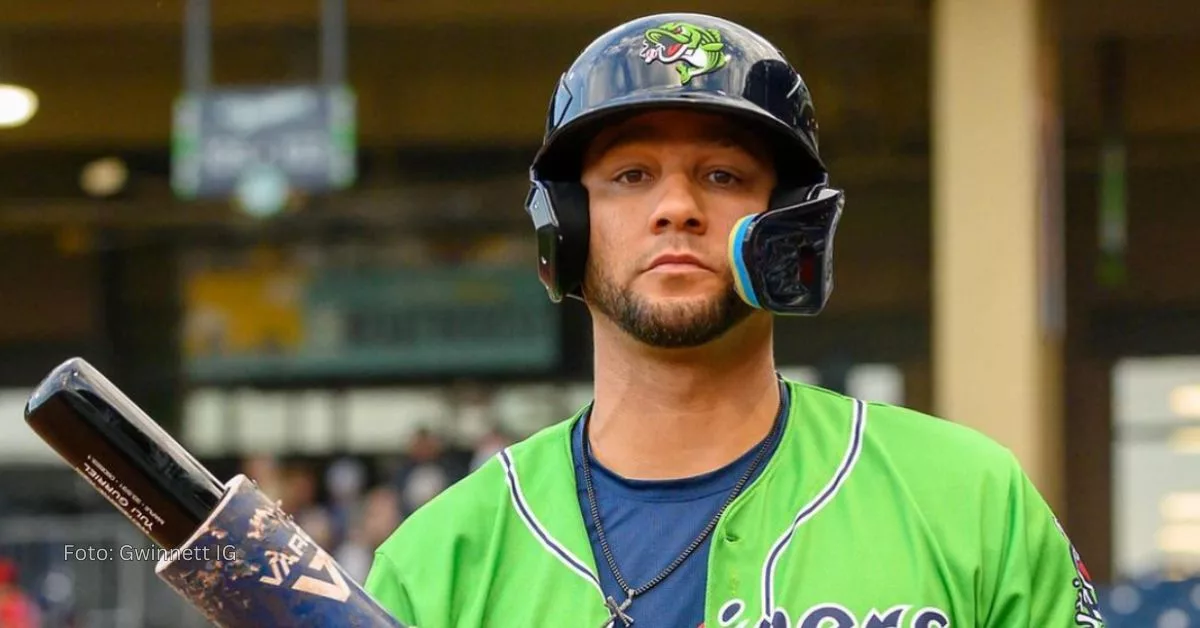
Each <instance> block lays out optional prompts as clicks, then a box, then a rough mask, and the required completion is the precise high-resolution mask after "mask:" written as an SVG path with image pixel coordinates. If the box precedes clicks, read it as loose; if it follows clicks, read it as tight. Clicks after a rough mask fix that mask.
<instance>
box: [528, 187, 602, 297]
mask: <svg viewBox="0 0 1200 628" xmlns="http://www.w3.org/2000/svg"><path fill="white" fill-rule="evenodd" d="M525 211H527V212H528V213H529V216H530V218H532V219H533V225H534V228H535V229H536V230H537V249H538V277H539V278H541V281H542V284H543V285H544V286H545V287H546V292H547V294H548V295H549V296H550V300H551V301H553V302H555V303H559V302H561V301H562V300H563V298H565V297H569V296H570V297H576V298H579V297H580V296H581V292H580V288H581V286H582V284H583V274H584V269H585V267H586V265H587V251H588V245H589V240H590V226H589V218H588V216H589V214H588V197H587V188H585V187H583V184H581V183H578V182H574V181H543V180H540V179H538V178H536V177H531V181H530V187H529V195H528V197H527V198H526V199H525Z"/></svg>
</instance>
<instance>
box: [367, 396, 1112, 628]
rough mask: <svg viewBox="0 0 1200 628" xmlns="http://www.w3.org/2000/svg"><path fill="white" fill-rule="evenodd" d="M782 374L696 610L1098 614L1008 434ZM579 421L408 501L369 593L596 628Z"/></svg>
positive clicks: (882, 624) (878, 616)
mask: <svg viewBox="0 0 1200 628" xmlns="http://www.w3.org/2000/svg"><path fill="white" fill-rule="evenodd" d="M787 383H788V386H789V387H790V390H791V394H792V403H791V407H790V412H789V416H788V418H787V423H786V426H785V428H784V433H783V436H782V439H781V442H780V444H779V446H778V449H777V450H776V452H775V455H774V456H772V457H771V459H770V460H769V462H768V463H767V465H766V467H765V468H764V469H763V471H762V473H761V474H760V475H759V477H758V478H757V479H756V480H755V481H754V482H753V483H752V484H751V485H750V486H748V487H746V489H745V490H744V491H743V493H742V494H741V495H739V496H738V497H737V499H736V500H735V501H734V502H733V503H732V504H731V505H730V507H729V508H728V510H727V511H726V512H725V514H724V515H723V517H722V519H721V521H720V523H719V525H718V526H717V528H716V529H715V531H714V532H713V536H712V546H711V549H710V551H709V559H708V568H707V574H708V578H707V589H706V600H705V608H704V617H705V624H704V625H705V626H707V627H708V628H713V627H730V628H781V627H788V628H791V627H795V628H949V627H951V626H953V627H955V628H970V627H978V628H984V627H986V628H1017V627H1022V628H1024V627H1037V628H1055V627H1063V628H1066V627H1068V626H1071V627H1073V626H1090V627H1093V628H1094V627H1098V626H1103V621H1102V620H1101V618H1100V615H1099V612H1098V610H1097V607H1098V601H1097V600H1096V594H1095V589H1094V588H1093V587H1092V585H1091V583H1090V578H1089V577H1088V575H1087V570H1086V568H1085V567H1084V566H1083V563H1082V561H1080V559H1079V556H1078V554H1077V553H1076V552H1075V550H1074V548H1073V547H1072V545H1071V543H1070V541H1069V540H1068V538H1067V536H1066V534H1065V533H1064V532H1063V530H1062V528H1061V526H1060V525H1059V524H1058V521H1057V520H1056V519H1055V517H1054V514H1053V513H1052V512H1051V510H1050V508H1049V507H1048V506H1047V504H1046V502H1045V501H1044V500H1043V499H1042V497H1041V495H1039V493H1038V491H1037V490H1036V489H1035V488H1034V486H1033V485H1032V484H1031V482H1030V481H1029V479H1028V478H1027V477H1026V475H1025V474H1024V473H1023V472H1022V470H1021V468H1020V466H1019V464H1018V462H1017V461H1016V459H1015V458H1014V456H1013V455H1012V454H1011V453H1010V452H1009V451H1008V450H1007V449H1005V448H1003V447H1001V446H1000V445H998V444H996V443H995V442H994V441H992V440H990V439H988V438H986V437H985V436H983V435H982V434H980V433H978V432H975V431H973V430H970V429H968V428H965V427H963V426H960V425H956V424H954V423H950V422H948V421H944V420H940V419H937V418H934V417H930V416H926V415H923V414H920V413H917V412H915V411H912V410H908V409H904V408H901V407H896V406H891V405H886V404H878V403H865V402H862V401H860V400H856V399H853V398H849V397H846V396H843V395H840V394H837V393H834V392H831V391H828V390H824V389H821V388H818V387H814V386H809V385H805V384H801V383H798V382H792V381H789V382H787ZM578 419H579V415H576V416H575V417H572V418H571V419H569V420H567V421H564V422H561V423H559V424H556V425H553V426H551V427H549V428H546V429H544V430H542V431H540V432H538V433H537V434H535V435H533V436H531V437H530V438H528V439H526V440H524V441H522V442H520V443H518V444H516V445H513V446H512V447H510V448H508V449H506V450H504V451H502V452H501V453H500V454H498V455H497V456H496V457H495V458H494V459H492V460H491V461H489V462H488V463H487V464H486V465H484V466H483V467H481V468H480V469H479V470H477V471H476V472H474V473H472V474H471V475H469V476H467V477H466V478H465V479H463V480H462V481H460V482H459V483H457V484H455V485H454V486H452V487H450V488H449V489H447V490H446V491H444V492H443V493H442V494H440V495H439V496H438V497H436V498H435V499H433V500H432V501H430V502H429V503H428V504H426V505H425V506H424V507H422V508H421V509H420V510H418V511H417V512H415V513H413V515H412V516H411V517H410V518H408V519H407V520H406V521H405V522H404V523H403V524H402V525H401V526H400V527H399V528H398V529H397V530H396V531H395V533H394V534H393V535H392V536H391V537H390V538H389V539H388V540H387V541H386V542H384V543H383V544H382V545H381V546H380V547H379V549H378V550H377V552H376V558H375V563H374V565H373V567H372V569H371V572H370V575H369V576H368V578H367V581H366V585H365V586H366V589H367V591H368V592H369V593H370V594H371V595H372V596H374V597H375V598H376V599H377V600H378V601H379V602H380V603H381V604H382V605H383V606H384V607H386V608H387V609H389V610H390V611H391V612H392V613H393V614H394V615H395V616H396V618H397V619H399V620H400V621H402V622H404V623H406V624H408V625H410V626H416V627H417V628H451V627H454V628H468V627H471V628H474V627H484V626H496V627H500V626H519V627H533V626H552V627H562V626H572V627H574V626H594V627H597V628H599V627H600V626H603V625H606V622H607V621H608V620H609V612H608V609H607V608H606V606H605V603H604V599H603V596H602V594H601V589H600V585H599V582H598V579H597V576H596V573H597V572H596V567H597V561H596V557H595V556H594V555H593V554H592V551H591V546H590V543H589V540H588V533H587V528H586V527H585V521H584V516H583V513H582V512H581V509H580V505H579V501H578V498H577V493H576V484H575V478H574V464H573V460H572V450H571V442H570V430H571V426H572V425H573V423H574V422H575V421H576V420H578ZM618 625H620V623H619V622H618ZM654 628H659V627H654ZM682 628H694V627H691V626H687V627H682Z"/></svg>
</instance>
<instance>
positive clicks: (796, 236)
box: [729, 186, 845, 316]
mask: <svg viewBox="0 0 1200 628" xmlns="http://www.w3.org/2000/svg"><path fill="white" fill-rule="evenodd" d="M801 193H802V195H801ZM789 196H790V197H791V198H788V197H789ZM797 196H800V198H796V197H797ZM844 205H845V196H844V195H843V194H842V192H841V191H840V190H835V189H833V188H829V187H825V186H818V187H814V188H810V189H809V190H801V191H799V193H798V192H793V193H792V194H785V195H783V196H781V197H779V198H778V200H776V201H775V202H772V203H771V209H768V210H767V211H765V212H763V213H760V214H752V215H750V216H746V217H745V218H742V219H741V220H739V221H738V222H737V224H736V225H734V228H733V231H732V232H731V233H730V234H729V258H730V259H729V265H730V268H731V269H732V271H733V277H734V287H735V288H736V290H737V293H738V296H740V297H741V298H742V300H743V301H745V302H746V303H747V304H749V305H750V306H752V307H755V308H758V309H762V310H766V311H768V312H773V313H775V314H782V315H791V316H816V315H817V314H820V313H821V311H822V310H823V309H824V308H825V304H826V303H828V301H829V295H830V293H831V292H832V291H833V238H834V235H835V234H836V232H837V227H838V223H839V221H840V220H841V217H842V208H843V207H844Z"/></svg>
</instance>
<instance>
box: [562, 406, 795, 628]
mask: <svg viewBox="0 0 1200 628" xmlns="http://www.w3.org/2000/svg"><path fill="white" fill-rule="evenodd" d="M780 393H781V394H782V395H783V404H782V405H783V407H782V409H781V412H780V413H779V415H778V416H777V417H776V428H777V429H776V430H773V431H772V435H774V434H775V433H776V432H778V431H781V425H782V423H783V417H786V416H787V410H788V408H787V407H788V390H787V386H785V385H782V384H781V385H780ZM589 417H590V412H588V413H585V415H584V417H583V420H581V421H579V422H577V423H576V424H575V427H574V429H573V431H572V435H571V436H572V437H571V442H572V450H573V452H574V459H575V478H576V483H575V484H576V493H577V495H578V497H579V504H580V508H581V510H582V512H583V518H584V521H585V523H587V528H588V536H589V538H590V539H591V542H592V552H593V554H594V556H595V557H596V567H597V569H598V571H599V574H598V575H599V576H600V585H601V588H602V589H603V590H604V595H605V597H609V596H611V597H612V598H613V599H614V600H616V601H617V602H618V603H620V602H624V601H625V599H626V597H627V595H626V594H625V592H624V591H622V590H621V587H620V586H619V585H618V584H617V581H616V578H614V577H613V574H612V570H611V569H610V568H609V566H608V561H607V560H605V558H604V552H603V550H602V549H601V546H600V538H599V536H598V535H597V533H596V529H595V526H594V525H593V524H592V515H591V508H590V506H589V504H588V495H587V487H586V485H585V484H584V478H583V463H582V460H583V434H584V425H585V422H586V421H587V420H588V418H589ZM768 438H771V436H768ZM778 442H779V439H778V438H777V437H776V438H773V440H772V443H771V444H770V446H769V448H768V450H767V453H766V455H765V456H764V457H763V460H762V462H760V463H759V465H758V468H757V469H755V472H754V474H753V475H752V476H751V478H750V481H748V482H747V484H746V486H749V484H750V482H752V481H753V480H754V478H756V477H758V475H759V473H761V472H762V469H763V468H764V467H765V466H766V464H767V461H768V460H769V459H770V457H771V455H772V454H773V453H774V451H775V449H776V447H777V445H778ZM761 444H762V442H761V441H760V442H759V443H756V444H755V445H754V447H751V448H750V449H749V450H748V451H747V452H745V453H744V454H742V455H741V456H740V457H739V458H738V459H737V460H735V461H733V462H731V463H730V464H728V465H726V466H724V467H722V468H720V469H717V470H715V471H711V472H709V473H705V474H703V475H698V476H693V477H689V478H684V479H678V480H665V481H659V480H631V479H628V478H624V477H621V476H619V475H617V474H615V473H613V472H612V471H610V470H609V469H607V468H605V467H604V466H602V465H601V464H599V463H598V462H597V461H596V459H595V458H594V457H593V458H590V459H589V460H590V465H591V471H592V487H593V490H594V492H595V494H596V502H597V504H598V506H599V510H600V521H601V523H602V524H603V525H604V533H605V536H606V537H607V539H608V544H609V548H610V549H611V550H612V553H613V557H614V558H615V560H616V563H617V568H618V569H620V571H621V575H622V576H623V577H624V578H625V580H626V582H628V584H629V586H631V587H633V588H635V589H637V588H640V587H641V586H643V585H644V584H646V583H647V582H649V581H650V579H651V578H653V577H655V576H657V575H658V573H659V572H661V571H662V570H663V569H665V568H666V567H667V565H669V564H671V562H672V561H674V560H675V558H676V557H678V556H679V555H680V554H681V553H683V551H684V550H685V549H687V547H688V545H690V544H691V543H692V541H693V540H695V538H696V536H698V535H699V534H700V532H702V531H703V530H704V527H705V526H706V525H707V524H708V522H709V520H710V519H712V517H713V516H714V515H716V513H717V511H718V510H720V508H721V506H722V505H723V504H724V503H725V501H726V500H727V499H728V497H729V493H730V491H732V490H733V488H734V486H735V485H736V484H737V481H738V480H739V479H740V478H741V477H742V475H743V474H744V473H745V472H746V470H747V469H748V468H749V467H750V464H751V463H752V462H753V460H754V457H755V455H756V454H757V453H758V448H759V446H760V445H761ZM743 490H744V489H743ZM711 541H712V535H711V534H710V535H709V537H708V538H707V539H705V541H704V543H703V545H701V546H700V547H699V548H697V549H696V551H695V552H693V553H692V555H691V556H690V557H688V559H687V560H686V561H684V563H683V564H682V565H680V566H679V567H678V568H677V569H676V570H675V571H674V572H672V573H671V575H669V576H668V577H667V578H666V580H663V581H662V582H660V583H659V584H658V585H656V586H655V587H654V588H652V589H650V590H649V591H647V592H646V593H644V594H642V595H640V596H637V597H635V598H634V600H633V603H632V604H631V605H630V606H629V608H628V609H626V611H625V613H626V614H627V615H629V616H630V617H632V618H633V619H634V620H635V621H636V624H635V625H636V626H680V627H684V628H691V627H698V626H700V625H702V624H703V623H704V590H705V585H706V580H707V573H708V550H709V546H710V544H711ZM621 625H622V624H621V622H617V623H616V626H617V627H620V626H621Z"/></svg>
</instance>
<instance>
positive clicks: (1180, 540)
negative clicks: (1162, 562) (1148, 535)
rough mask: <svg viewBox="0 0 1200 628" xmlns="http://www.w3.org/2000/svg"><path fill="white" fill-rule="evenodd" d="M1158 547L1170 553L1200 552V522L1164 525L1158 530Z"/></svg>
mask: <svg viewBox="0 0 1200 628" xmlns="http://www.w3.org/2000/svg"><path fill="white" fill-rule="evenodd" d="M1158 548H1159V549H1161V550H1162V551H1164V552H1167V553H1169V554H1200V524H1195V523H1192V524H1177V525H1169V526H1163V527H1162V528H1161V529H1159V531H1158Z"/></svg>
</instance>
